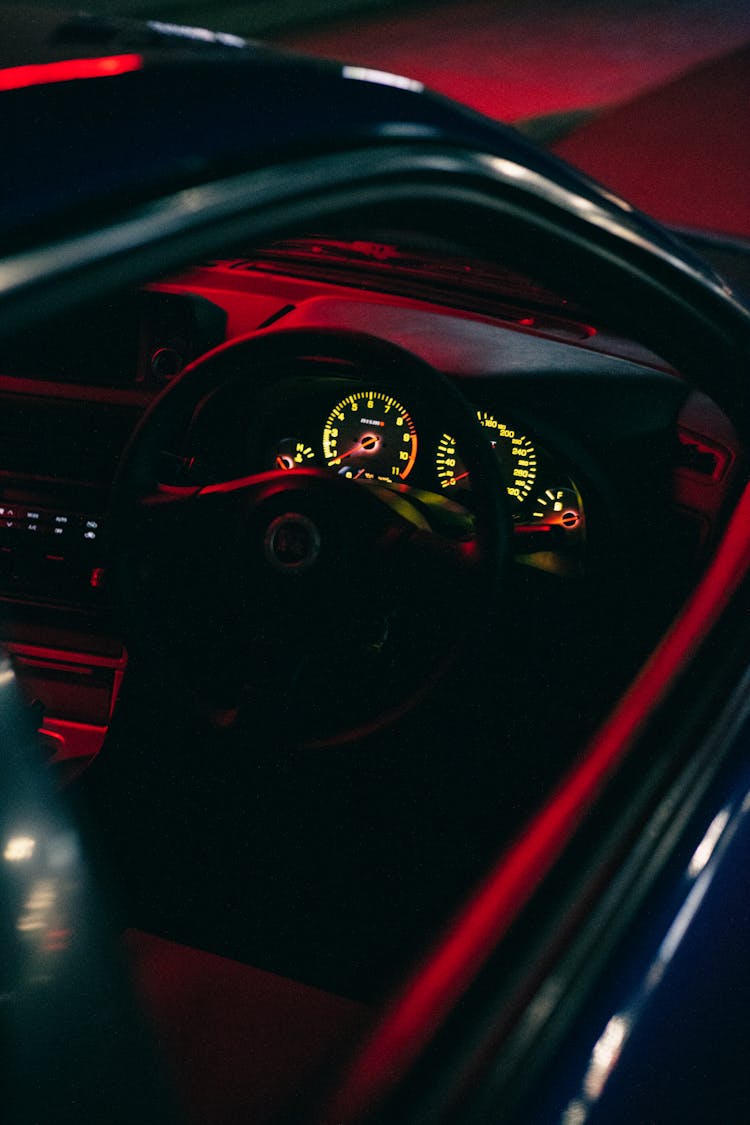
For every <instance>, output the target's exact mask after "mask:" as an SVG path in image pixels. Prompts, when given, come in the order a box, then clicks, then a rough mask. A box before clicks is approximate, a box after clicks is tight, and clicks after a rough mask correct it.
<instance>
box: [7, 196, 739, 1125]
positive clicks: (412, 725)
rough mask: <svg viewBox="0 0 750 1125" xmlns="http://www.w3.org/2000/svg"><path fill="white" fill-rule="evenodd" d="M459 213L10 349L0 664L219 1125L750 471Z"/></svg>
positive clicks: (427, 888) (602, 681)
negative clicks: (249, 1044) (249, 1040)
mask: <svg viewBox="0 0 750 1125" xmlns="http://www.w3.org/2000/svg"><path fill="white" fill-rule="evenodd" d="M436 226H437V223H434V224H432V226H431V227H430V229H429V230H425V229H420V228H419V227H418V225H417V224H416V223H414V224H409V223H407V222H404V223H403V225H397V224H395V223H394V222H393V221H392V220H391V221H390V222H389V223H385V222H384V221H382V219H380V220H379V218H378V216H377V215H375V216H373V217H372V218H370V219H369V220H368V222H367V223H364V222H363V221H362V219H361V217H360V218H359V219H358V221H356V222H352V221H351V219H350V218H349V217H348V216H344V218H343V219H341V220H339V221H331V222H328V223H327V222H325V221H324V219H321V221H320V222H319V224H318V225H317V226H316V228H315V230H314V231H312V232H311V231H310V230H308V229H297V228H294V229H291V230H290V231H289V232H285V231H280V232H279V233H278V235H277V236H276V237H274V238H272V239H269V240H267V241H263V242H261V243H258V244H237V243H236V242H235V243H233V244H232V245H230V246H227V245H223V246H220V247H219V252H218V253H216V254H215V255H213V256H211V257H206V258H205V259H200V260H197V261H193V262H190V263H188V264H185V265H183V266H181V267H180V268H178V269H170V270H169V271H168V272H167V273H161V272H155V273H154V274H153V276H152V278H151V279H150V280H146V281H145V282H141V283H139V284H137V285H133V286H130V285H128V286H125V287H124V288H122V287H120V288H117V289H114V288H113V289H112V291H111V292H108V293H107V295H106V296H105V297H104V298H97V299H96V300H92V299H90V298H89V299H87V301H86V302H85V303H84V304H79V305H77V306H76V307H74V308H72V309H69V310H66V311H65V312H64V313H62V314H60V315H56V316H54V317H52V318H51V319H50V320H49V321H48V322H47V323H45V325H44V329H43V331H40V329H39V327H38V325H35V326H34V327H33V328H31V329H30V330H28V331H20V332H17V333H16V334H15V335H14V336H13V337H12V338H11V339H10V340H9V342H7V343H5V344H4V345H3V350H2V357H1V360H0V367H1V368H2V374H1V375H0V397H1V398H2V411H1V412H0V417H1V418H2V421H0V426H1V427H2V442H1V448H2V451H3V452H2V463H1V464H0V523H1V526H0V597H1V599H2V615H1V616H0V628H1V630H2V635H1V637H0V640H2V643H3V644H4V646H5V648H6V649H7V651H8V652H9V654H10V655H11V657H12V660H13V663H14V667H15V669H16V674H17V677H18V680H19V682H20V684H21V687H22V689H23V692H24V697H25V699H26V701H27V703H28V705H29V707H30V708H31V709H32V713H33V716H34V722H35V725H37V726H38V729H39V737H40V740H41V744H42V748H43V751H44V754H45V756H46V759H47V760H48V761H49V764H50V768H51V769H52V770H53V772H54V774H55V776H56V778H57V779H58V780H59V783H60V784H61V785H63V786H65V787H66V789H67V791H68V793H69V794H70V796H71V798H72V800H73V801H74V802H75V803H76V805H77V806H78V808H79V812H80V816H81V817H82V819H83V822H84V823H85V825H86V832H87V838H88V840H89V843H90V853H91V855H92V856H93V861H94V863H95V864H96V865H97V866H100V867H101V869H102V870H103V871H106V872H107V879H108V882H109V883H110V885H112V883H113V882H114V887H113V895H114V898H115V900H116V902H117V906H116V911H117V918H118V921H119V924H120V926H121V927H122V929H123V930H125V931H126V932H127V942H128V943H129V944H128V948H129V950H130V956H131V958H132V961H133V966H134V969H133V971H134V973H135V977H136V980H137V981H138V984H139V987H140V989H141V991H142V993H143V995H144V996H145V997H146V1000H147V1002H148V1003H147V1007H149V1006H150V1010H151V1018H152V1019H153V1021H154V1026H155V1028H156V1035H157V1038H158V1039H159V1040H160V1042H161V1044H162V1047H163V1048H164V1049H165V1051H166V1053H167V1054H168V1055H169V1054H170V1052H171V1054H172V1056H173V1058H172V1065H174V1066H175V1067H176V1068H177V1070H179V1071H180V1075H181V1077H180V1079H179V1082H180V1084H181V1085H182V1087H183V1089H185V1088H189V1089H190V1090H191V1094H190V1098H189V1099H188V1100H189V1101H190V1104H191V1105H192V1106H193V1113H194V1114H195V1119H196V1120H212V1119H215V1120H217V1121H224V1122H226V1121H228V1120H232V1119H234V1118H232V1116H231V1114H232V1112H234V1111H237V1107H236V1105H235V1106H234V1109H233V1108H232V1106H233V1099H235V1100H236V1101H237V1102H241V1104H242V1106H243V1108H244V1109H245V1110H246V1109H247V1105H248V1101H247V1098H248V1093H247V1089H246V1085H248V1084H251V1085H252V1086H253V1089H254V1091H255V1093H254V1096H255V1098H256V1102H257V1105H258V1106H260V1107H262V1108H257V1107H256V1108H257V1116H256V1119H257V1120H265V1119H268V1120H271V1119H272V1118H273V1114H274V1112H276V1109H277V1106H276V1105H275V1104H274V1099H281V1100H283V1097H284V1096H286V1097H288V1096H289V1091H290V1089H291V1088H292V1086H291V1085H290V1082H291V1079H290V1077H289V1075H290V1071H293V1072H294V1074H295V1082H297V1083H301V1082H303V1080H308V1079H309V1073H307V1072H306V1069H305V1065H303V1063H302V1061H301V1060H303V1059H305V1058H306V1059H308V1060H310V1059H312V1060H313V1061H314V1064H315V1066H314V1067H313V1066H312V1063H309V1062H308V1071H309V1070H310V1069H311V1068H312V1069H315V1068H320V1067H323V1069H325V1068H326V1067H328V1066H331V1065H332V1064H333V1061H335V1060H337V1059H338V1058H339V1056H340V1055H341V1054H342V1053H346V1052H347V1051H348V1050H350V1049H351V1044H352V1042H353V1041H354V1040H356V1038H357V1034H355V1032H357V1033H358V1031H359V1029H360V1028H362V1027H364V1026H366V1025H367V1023H368V1020H369V1019H370V1018H371V1014H370V1013H372V1012H373V1011H376V1010H377V1007H378V1005H379V1004H380V1003H382V1001H383V998H384V997H387V996H388V995H390V994H391V993H392V992H393V990H394V989H396V988H397V986H398V984H399V982H400V981H401V980H402V979H403V977H404V975H405V974H406V973H407V972H408V970H409V969H410V967H411V966H412V965H413V964H414V963H415V962H416V961H417V960H418V958H419V957H420V956H422V955H424V952H425V950H426V949H428V948H429V947H430V945H431V944H432V943H433V942H434V941H435V937H436V935H438V934H440V932H441V931H442V929H443V928H444V927H445V926H446V924H447V923H448V921H449V919H450V918H451V916H452V915H453V914H454V913H455V911H456V910H457V909H458V908H459V907H460V905H461V903H462V902H463V901H464V900H465V899H466V897H467V895H468V894H469V892H470V891H471V890H472V889H473V888H474V887H475V886H476V885H477V884H478V882H479V881H480V880H481V878H482V877H483V875H484V874H485V872H486V870H487V868H488V867H489V865H490V864H491V862H492V861H493V860H494V858H495V857H496V856H497V855H498V854H499V853H500V852H501V851H502V849H503V847H505V846H506V845H507V843H508V842H509V841H510V840H512V839H513V837H514V836H515V835H516V834H517V833H518V832H519V831H520V830H521V828H522V826H523V825H524V824H525V823H526V822H527V820H528V819H529V817H530V815H531V814H532V812H533V811H534V809H535V808H537V807H538V805H539V804H540V802H541V801H542V799H543V798H544V796H545V795H547V794H549V793H550V792H551V791H552V790H553V789H554V787H555V785H556V784H557V783H558V782H559V780H560V779H561V778H562V777H563V775H564V774H565V773H566V771H567V770H568V769H569V768H570V767H571V765H572V763H573V762H574V761H575V760H576V759H577V757H578V756H579V755H580V753H581V749H582V747H584V746H585V745H586V742H587V740H588V739H590V738H591V737H592V736H593V734H594V732H595V731H596V729H597V727H598V726H599V724H601V723H602V722H603V720H604V719H605V718H606V716H607V715H608V713H609V712H610V709H611V708H612V706H613V705H614V703H615V701H616V700H617V698H618V697H619V695H620V694H621V692H622V691H623V689H624V688H625V687H626V685H627V684H628V683H629V681H630V680H631V679H632V678H633V676H634V675H635V674H636V672H637V671H638V669H639V668H640V666H641V665H642V663H643V662H644V660H646V658H647V657H648V654H649V653H650V652H651V651H652V649H653V648H654V646H655V644H656V643H657V641H658V640H659V638H660V637H661V636H662V634H663V632H664V630H665V629H666V628H667V626H668V624H669V622H670V621H671V620H672V618H673V617H674V615H675V613H676V612H677V610H678V608H679V607H680V605H681V604H682V602H683V600H684V599H685V597H686V596H687V595H688V593H689V591H690V590H691V589H692V588H693V586H694V584H695V582H696V580H697V578H698V577H699V576H700V574H701V573H702V571H703V569H704V567H705V566H706V563H707V561H708V560H709V558H710V556H711V552H712V549H713V548H714V547H715V545H716V543H717V541H718V539H719V537H720V535H721V533H722V531H723V529H724V527H725V524H726V520H727V517H728V514H729V512H730V511H731V509H732V505H733V503H734V501H735V500H736V497H737V495H738V492H739V489H740V487H741V483H742V480H743V475H744V463H745V450H744V446H743V442H742V440H741V438H740V437H739V436H738V433H737V430H736V428H735V425H734V424H733V421H732V419H731V417H730V413H731V411H730V410H729V409H728V408H727V407H726V406H725V403H724V402H723V396H722V394H721V393H719V394H718V395H717V396H715V397H712V396H711V394H710V393H707V386H706V382H707V381H708V380H706V381H700V382H701V385H696V381H695V380H693V379H692V378H691V375H692V373H690V372H688V373H686V371H685V370H683V369H682V367H681V365H678V364H676V363H675V355H674V354H671V352H670V349H669V348H667V349H664V350H663V349H661V348H660V347H659V339H660V332H661V330H662V329H661V328H660V327H659V326H658V325H657V326H656V328H655V329H654V330H652V327H653V326H651V325H645V326H644V325H643V323H637V324H635V325H634V323H633V321H634V320H636V321H637V320H638V316H641V317H642V316H643V310H642V309H641V310H638V312H637V314H633V313H632V311H631V310H630V309H629V308H624V306H623V301H622V300H621V294H619V293H618V292H617V291H616V289H614V288H613V289H612V290H611V291H608V290H606V287H605V290H606V291H605V292H604V294H602V292H601V284H600V279H599V278H598V277H597V276H596V275H595V273H591V272H589V273H588V274H586V273H585V271H582V273H583V276H578V275H577V274H576V269H575V263H573V265H572V266H571V273H570V284H569V286H566V285H565V284H563V283H562V280H561V275H562V273H563V272H564V271H563V270H562V267H561V266H559V265H558V266H557V267H556V271H557V272H556V273H555V271H554V270H553V271H550V273H548V272H547V271H545V270H544V269H542V268H540V259H539V256H538V255H537V256H536V257H534V256H533V255H531V256H530V257H529V260H528V262H526V263H525V265H524V264H523V258H524V256H523V253H521V252H519V248H518V245H516V244H512V245H510V247H509V252H508V256H507V258H505V257H504V256H503V255H502V254H501V253H499V252H497V248H496V247H494V248H492V250H490V249H488V250H487V252H486V253H482V250H481V247H482V242H483V234H482V232H481V231H475V230H472V229H471V228H470V225H468V224H467V226H466V227H465V228H464V229H463V230H461V229H458V230H457V232H456V233H455V235H454V234H451V236H450V237H448V236H447V235H442V236H441V235H439V234H438V233H437V231H436V229H435V227H436ZM550 274H551V275H552V276H551V275H550ZM662 327H663V328H664V332H665V333H672V330H673V325H666V326H662ZM641 328H642V329H643V330H642V331H641ZM673 350H674V351H675V352H679V348H677V347H675V349H673ZM699 362H700V363H701V364H702V365H703V368H704V369H705V368H707V367H710V361H708V360H707V359H706V358H705V357H703V356H701V357H700V361H699ZM678 366H679V367H680V369H678ZM688 366H689V364H686V368H687V367H688ZM113 873H114V874H113ZM170 972H171V973H172V976H171V977H170ZM233 974H235V975H233ZM208 980H213V981H217V980H220V981H221V986H220V987H219V986H217V985H216V984H214V985H212V986H210V987H209V985H207V984H206V983H205V982H206V981H208ZM176 981H179V987H177V985H176V984H175V982H176ZM186 981H188V982H189V986H188V985H187V984H185V982H186ZM170 982H171V987H170ZM280 982H285V984H284V985H283V987H282V985H281V984H280ZM190 988H192V989H193V991H192V994H191V993H190ZM289 989H291V992H290V991H289ZM209 994H210V995H211V996H212V997H213V999H212V1000H211V1001H210V1002H209V1000H208V999H207V997H208V996H209ZM196 996H200V997H202V1001H201V1003H200V1004H198V1005H197V1007H196V1002H195V997H196ZM191 997H192V998H191ZM240 997H241V998H242V1010H243V1012H247V1011H253V1010H254V1011H255V1012H256V1018H257V1019H258V1021H259V1022H261V1021H260V1017H258V1016H257V1012H259V1011H261V1012H264V1013H265V1017H266V1018H265V1021H264V1022H263V1026H264V1027H265V1028H266V1038H265V1039H264V1037H263V1035H262V1034H260V1035H259V1037H258V1041H259V1042H262V1043H265V1044H266V1048H267V1049H266V1048H262V1047H261V1048H259V1049H258V1052H257V1056H258V1057H257V1061H256V1063H255V1064H254V1066H249V1064H248V1063H247V1056H246V1053H245V1052H242V1053H241V1054H242V1061H239V1058H238V1061H237V1065H236V1067H235V1070H234V1071H232V1077H231V1078H228V1077H227V1074H228V1073H229V1064H228V1063H227V1062H226V1058H225V1059H224V1062H223V1063H222V1065H221V1066H219V1065H218V1064H217V1063H216V1061H215V1060H214V1061H213V1062H211V1061H207V1059H208V1056H209V1055H210V1053H211V1052H210V1051H208V1049H206V1051H205V1052H204V1054H203V1055H200V1054H199V1053H198V1054H196V1052H198V1048H197V1047H196V1042H197V1041H198V1040H199V1039H200V1035H199V1034H198V1032H197V1031H196V1025H197V1024H199V1023H200V1022H201V1020H205V1021H206V1024H205V1026H211V1027H212V1028H213V1029H214V1030H216V1029H217V1028H219V1027H221V1028H223V1043H224V1055H225V1056H230V1055H232V1053H233V1049H234V1050H236V1048H237V1045H238V1043H245V1042H246V1037H247V1035H248V1030H247V1026H246V1025H244V1024H242V1022H241V1019H240V1017H238V1016H237V1014H236V1008H235V1009H232V1008H231V1005H232V1003H233V1002H234V1003H235V1006H236V1005H238V1004H239V999H238V998H240ZM248 997H249V998H250V999H249V1000H248ZM246 1001H247V1003H246ZM231 1011H234V1015H231V1014H228V1013H230V1012H231ZM188 1012H189V1013H190V1014H189V1015H188V1014H187V1013H188ZM269 1012H272V1013H273V1015H272V1016H269V1015H268V1013H269ZM292 1013H293V1014H292ZM300 1013H303V1014H302V1015H301V1014H300ZM304 1013H307V1026H308V1029H309V1032H310V1034H309V1035H308V1037H307V1038H305V1036H304V1034H303V1033H302V1032H301V1031H300V1030H299V1028H298V1030H297V1032H295V1034H296V1035H298V1036H299V1042H297V1041H296V1040H295V1041H294V1042H292V1040H294V1036H291V1037H290V1036H289V1034H288V1032H287V1031H286V1030H285V1033H284V1034H283V1035H277V1036H276V1038H274V1037H273V1036H272V1035H270V1033H268V1031H267V1028H268V1026H269V1024H268V1021H269V1019H270V1022H271V1024H273V1023H274V1020H275V1021H276V1024H281V1025H283V1027H284V1028H285V1029H288V1026H289V1023H290V1022H291V1023H293V1024H299V1025H304V1024H305V1023H306V1016H305V1014H304ZM244 1018H245V1019H247V1018H250V1017H249V1016H247V1015H245V1017H244ZM238 1019H239V1020H240V1022H239V1023H237V1022H236V1021H237V1020H238ZM233 1021H235V1022H233ZM189 1024H190V1025H191V1026H192V1031H188V1030H187V1028H188V1025H189ZM216 1034H217V1035H218V1034H219V1032H218V1031H217V1032H216ZM243 1036H244V1037H245V1038H243ZM311 1036H312V1037H313V1038H314V1040H315V1043H314V1046H313V1045H311V1042H310V1038H311ZM281 1040H283V1042H281ZM204 1048H205V1043H204ZM274 1050H276V1051H277V1054H278V1055H279V1056H283V1055H284V1054H286V1056H287V1061H286V1063H283V1062H281V1063H279V1062H278V1058H275V1060H274V1063H273V1065H272V1062H271V1055H272V1054H273V1051H274ZM191 1052H192V1053H191ZM237 1054H238V1056H239V1055H240V1052H237ZM175 1059H177V1061H176V1062H175ZM290 1060H291V1061H290ZM248 1066H249V1069H250V1071H252V1074H253V1080H252V1083H250V1082H249V1080H248V1081H247V1083H245V1084H243V1082H242V1081H241V1080H240V1079H239V1078H238V1077H237V1071H240V1070H243V1068H244V1069H245V1070H247V1068H248ZM274 1066H276V1067H278V1068H280V1070H281V1073H282V1077H281V1078H278V1080H276V1079H274V1078H272V1077H269V1074H270V1073H271V1072H272V1071H273V1072H274V1073H275V1071H274ZM263 1072H265V1075H264V1078H263V1079H261V1078H259V1074H261V1075H263ZM209 1074H210V1075H212V1077H208V1075H209ZM274 1082H276V1085H274ZM264 1083H265V1084H264ZM201 1086H202V1093H198V1092H196V1088H197V1087H201ZM271 1088H272V1092H271V1093H269V1089H271ZM217 1091H221V1092H219V1093H217ZM212 1114H213V1115H214V1116H213V1117H212ZM263 1114H265V1115H266V1116H265V1117H264V1116H263ZM237 1119H239V1118H237Z"/></svg>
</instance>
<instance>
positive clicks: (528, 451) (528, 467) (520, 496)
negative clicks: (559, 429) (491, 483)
mask: <svg viewBox="0 0 750 1125" xmlns="http://www.w3.org/2000/svg"><path fill="white" fill-rule="evenodd" d="M477 418H478V419H479V424H480V426H482V427H483V429H485V430H487V431H488V437H489V439H490V442H491V444H492V448H493V449H494V451H495V456H496V457H497V459H498V461H499V462H500V468H501V470H502V475H503V480H505V482H506V489H507V492H508V496H510V497H511V499H512V500H515V501H516V503H517V504H522V503H523V502H524V500H525V499H526V498H527V497H528V496H529V494H530V493H531V491H532V489H533V488H534V482H535V481H536V473H537V464H536V450H535V449H534V446H533V445H532V443H531V441H530V440H529V438H527V437H526V436H525V435H524V434H520V433H518V431H517V430H514V429H511V428H510V427H509V426H506V425H505V424H504V423H503V422H498V420H497V418H493V416H492V415H491V414H488V413H487V412H486V410H477ZM435 467H436V469H437V475H438V480H439V481H440V487H441V488H451V489H452V488H458V489H462V488H470V487H471V484H470V481H469V473H468V471H467V469H466V466H465V465H464V463H463V461H462V460H461V458H460V457H459V455H458V452H457V449H456V442H455V439H454V438H452V437H451V436H450V435H449V434H443V436H442V437H441V438H440V441H439V442H438V447H437V455H436V457H435Z"/></svg>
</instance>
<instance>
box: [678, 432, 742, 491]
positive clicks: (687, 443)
mask: <svg viewBox="0 0 750 1125" xmlns="http://www.w3.org/2000/svg"><path fill="white" fill-rule="evenodd" d="M678 438H679V447H678V457H677V467H678V469H683V470H687V471H688V472H690V473H695V474H696V475H697V476H701V477H705V478H706V479H708V480H711V481H720V480H721V479H722V477H723V476H724V474H725V473H726V471H727V467H728V466H729V462H730V461H731V459H732V455H731V453H730V452H729V450H728V449H724V447H723V446H721V445H717V444H716V443H715V442H712V441H708V440H707V439H706V438H705V437H703V436H699V435H698V434H694V433H691V432H690V431H689V430H683V429H680V430H679V433H678Z"/></svg>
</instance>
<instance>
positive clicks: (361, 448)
mask: <svg viewBox="0 0 750 1125" xmlns="http://www.w3.org/2000/svg"><path fill="white" fill-rule="evenodd" d="M323 454H324V456H325V459H326V464H327V465H328V467H329V468H330V469H333V470H334V471H336V472H338V473H341V474H342V476H347V477H354V478H356V477H364V478H365V479H367V480H387V481H394V480H406V478H407V477H408V475H409V473H410V472H411V471H412V469H413V467H414V459H415V457H416V456H417V431H416V428H415V426H414V423H413V422H412V420H411V417H410V415H409V414H408V413H407V411H406V410H405V409H404V407H403V406H402V405H401V403H400V402H397V401H396V399H395V398H393V396H392V395H389V394H387V393H386V392H385V391H355V392H354V394H351V395H348V396H347V397H346V398H344V399H342V400H341V402H339V403H337V404H336V406H334V408H333V410H332V411H331V413H330V414H329V415H328V418H327V419H326V423H325V426H324V427H323Z"/></svg>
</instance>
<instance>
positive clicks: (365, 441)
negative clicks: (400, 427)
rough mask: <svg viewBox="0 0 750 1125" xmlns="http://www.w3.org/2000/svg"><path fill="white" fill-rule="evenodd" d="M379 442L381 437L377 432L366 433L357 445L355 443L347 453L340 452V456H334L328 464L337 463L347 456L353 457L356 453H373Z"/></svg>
mask: <svg viewBox="0 0 750 1125" xmlns="http://www.w3.org/2000/svg"><path fill="white" fill-rule="evenodd" d="M379 444H380V439H379V438H378V437H377V435H376V434H365V435H364V437H363V438H360V440H359V441H358V442H357V444H356V445H353V446H352V447H351V449H347V451H346V453H339V455H338V457H334V458H333V460H332V461H329V462H328V464H329V465H335V464H336V462H337V461H343V460H344V459H345V458H346V457H351V456H352V454H354V453H372V451H373V449H375V448H376V447H377V446H378V445H379Z"/></svg>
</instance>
